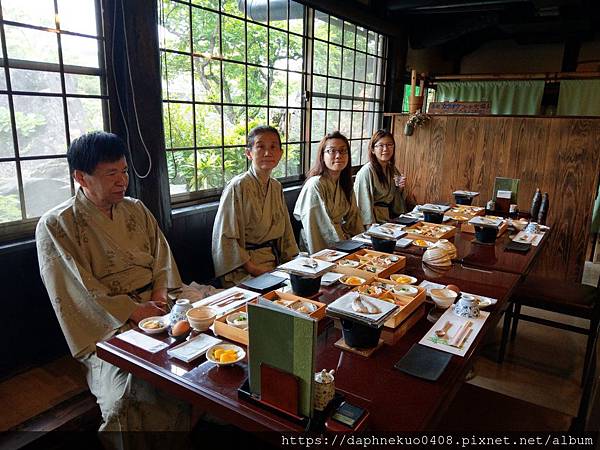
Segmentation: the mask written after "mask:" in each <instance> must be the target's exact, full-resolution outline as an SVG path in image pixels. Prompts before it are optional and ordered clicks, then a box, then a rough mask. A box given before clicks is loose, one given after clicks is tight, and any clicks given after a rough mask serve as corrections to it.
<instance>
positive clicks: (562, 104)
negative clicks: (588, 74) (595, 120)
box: [556, 80, 600, 116]
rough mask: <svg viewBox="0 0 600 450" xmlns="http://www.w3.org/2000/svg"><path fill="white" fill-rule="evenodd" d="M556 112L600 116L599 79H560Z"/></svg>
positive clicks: (567, 114)
mask: <svg viewBox="0 0 600 450" xmlns="http://www.w3.org/2000/svg"><path fill="white" fill-rule="evenodd" d="M556 114H558V115H559V116H600V80H563V81H561V82H560V92H559V94H558V108H557V110H556Z"/></svg>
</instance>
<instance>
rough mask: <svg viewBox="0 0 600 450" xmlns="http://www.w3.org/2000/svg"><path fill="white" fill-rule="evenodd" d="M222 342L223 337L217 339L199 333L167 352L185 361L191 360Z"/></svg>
mask: <svg viewBox="0 0 600 450" xmlns="http://www.w3.org/2000/svg"><path fill="white" fill-rule="evenodd" d="M220 342H222V341H221V339H217V338H215V337H212V336H210V335H208V334H199V335H198V336H196V337H194V338H192V339H190V340H189V341H187V342H184V343H183V344H179V345H177V346H176V347H173V348H172V349H170V350H168V351H167V354H168V355H169V356H172V357H174V358H177V359H180V360H182V361H184V362H190V361H192V360H194V359H196V358H197V357H199V356H201V355H203V354H204V353H206V350H208V349H209V348H210V347H212V346H213V345H216V344H218V343H220Z"/></svg>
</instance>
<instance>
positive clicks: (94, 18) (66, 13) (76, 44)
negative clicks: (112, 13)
mask: <svg viewBox="0 0 600 450" xmlns="http://www.w3.org/2000/svg"><path fill="white" fill-rule="evenodd" d="M98 23H99V5H98V4H97V2H96V0H37V1H35V2H33V1H23V0H0V38H1V47H0V64H1V65H2V67H1V68H0V224H1V225H0V227H1V229H2V232H3V235H10V233H11V232H13V231H14V230H16V229H21V230H22V229H23V228H26V227H27V225H29V226H32V224H34V223H35V219H36V218H37V217H39V216H40V215H41V214H43V213H44V212H45V211H46V210H48V209H50V208H52V207H53V206H55V205H57V204H59V203H60V202H62V201H64V200H66V199H67V198H69V197H70V196H71V195H73V193H74V186H73V182H72V179H71V177H70V176H69V169H68V164H67V161H66V157H65V155H66V150H67V147H68V145H69V144H70V142H71V141H72V140H73V139H75V138H76V137H78V136H80V135H81V134H83V133H85V132H87V131H91V130H97V129H104V128H105V117H106V106H107V105H106V103H107V95H106V89H105V77H104V67H103V63H104V57H103V53H102V49H103V37H102V34H101V31H100V30H101V28H100V27H99V25H98Z"/></svg>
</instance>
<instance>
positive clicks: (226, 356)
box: [219, 353, 237, 363]
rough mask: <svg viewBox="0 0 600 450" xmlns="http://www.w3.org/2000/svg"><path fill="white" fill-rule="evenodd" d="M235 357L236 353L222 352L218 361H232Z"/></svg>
mask: <svg viewBox="0 0 600 450" xmlns="http://www.w3.org/2000/svg"><path fill="white" fill-rule="evenodd" d="M236 359H237V354H235V353H223V354H222V355H221V357H220V358H219V361H220V362H222V363H227V362H233V361H235V360H236Z"/></svg>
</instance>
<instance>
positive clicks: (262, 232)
mask: <svg viewBox="0 0 600 450" xmlns="http://www.w3.org/2000/svg"><path fill="white" fill-rule="evenodd" d="M245 153H246V157H247V158H248V159H249V160H250V161H251V165H250V168H249V169H248V171H247V172H245V173H243V174H241V175H238V176H236V177H234V178H233V179H232V180H231V181H230V182H229V184H228V185H227V186H226V187H225V189H224V190H223V194H222V195H221V201H220V203H219V210H218V211H217V216H216V218H215V224H214V228H213V248H212V255H213V262H214V266H215V275H216V276H218V277H221V281H222V284H223V286H224V287H231V286H235V285H236V284H239V283H241V282H242V281H244V280H245V279H247V278H250V277H251V276H258V275H261V274H263V273H265V272H269V271H270V270H272V269H274V268H275V267H276V266H277V265H279V264H281V263H284V262H286V261H289V260H290V259H292V257H294V256H295V255H297V254H298V246H297V244H296V239H295V238H294V233H293V230H292V224H291V222H290V216H289V212H288V209H287V206H286V204H285V199H284V197H283V189H282V188H281V183H280V182H279V181H277V180H275V179H274V178H271V172H272V171H273V169H274V168H275V167H276V166H277V164H278V163H279V160H280V159H281V155H282V149H281V139H280V137H279V133H278V131H277V130H276V129H275V128H273V127H267V126H260V127H256V128H254V129H253V130H252V131H250V134H249V135H248V142H247V146H246V150H245Z"/></svg>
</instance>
